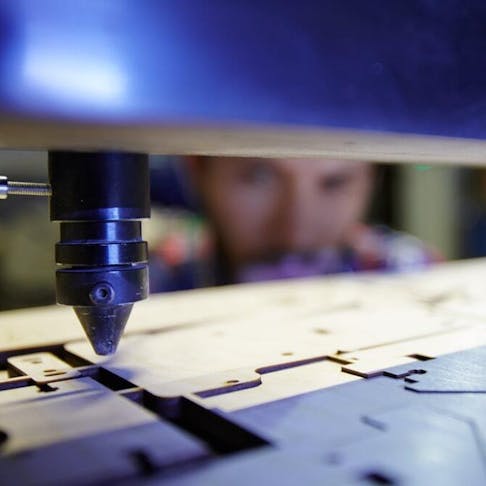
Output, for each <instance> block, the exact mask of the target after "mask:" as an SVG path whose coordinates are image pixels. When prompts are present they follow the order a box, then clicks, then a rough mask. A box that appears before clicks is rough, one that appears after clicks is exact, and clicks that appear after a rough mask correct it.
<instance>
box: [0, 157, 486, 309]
mask: <svg viewBox="0 0 486 486" xmlns="http://www.w3.org/2000/svg"><path fill="white" fill-rule="evenodd" d="M46 167H47V154H46V153H44V152H24V151H6V150H4V151H0V174H2V175H7V176H8V177H9V179H10V180H22V181H37V182H42V181H46V180H47V169H46ZM258 170H259V171H260V172H259V173H258V174H259V175H258V177H259V179H258V181H257V182H258V184H262V179H261V177H262V176H261V167H260V169H258ZM264 177H265V178H266V179H264V183H265V184H268V174H267V173H265V174H264ZM374 180H375V182H374V187H373V190H372V201H371V203H370V205H369V210H368V211H367V212H366V216H365V218H364V220H363V221H364V223H366V224H367V225H370V226H373V227H377V228H381V227H386V228H393V230H395V231H398V232H405V233H407V234H409V235H412V236H413V237H416V238H417V239H418V240H420V241H421V242H422V243H423V245H424V247H427V248H430V249H431V254H433V255H434V257H433V258H432V259H433V260H434V261H435V260H440V259H442V258H443V259H446V260H454V259H462V258H472V257H479V256H483V255H486V210H485V208H486V205H485V204H484V199H485V198H486V170H485V169H474V168H464V167H453V166H435V165H434V166H424V165H415V166H414V165H410V164H407V165H403V166H402V165H400V164H390V165H387V164H380V165H379V166H376V168H375V172H374ZM151 181H152V218H151V220H150V221H146V222H144V238H145V239H146V240H147V241H148V242H149V247H150V249H151V272H152V276H151V288H152V289H153V290H154V291H171V290H182V289H184V288H193V287H199V286H205V285H215V284H221V283H232V282H233V281H235V279H233V281H231V279H228V278H226V279H224V278H223V279H221V278H220V279H218V278H214V271H212V270H210V269H209V267H210V265H209V264H208V262H209V261H210V262H211V264H212V265H213V266H214V265H221V262H217V263H214V255H213V256H212V257H211V256H210V255H211V253H212V251H213V250H214V247H215V245H216V243H215V240H217V238H215V237H214V228H212V225H211V224H210V223H209V224H208V218H207V213H206V211H205V210H203V209H202V206H204V205H201V202H200V200H199V198H198V197H196V196H195V191H194V188H193V187H192V186H193V181H192V179H191V177H189V175H188V174H187V170H186V168H185V164H182V163H181V161H180V159H178V158H177V157H166V156H153V157H151ZM331 189H332V188H331ZM218 190H219V189H217V188H216V189H214V191H216V192H218ZM58 231H59V229H58V225H57V224H55V223H51V222H50V221H49V212H48V201H47V199H45V198H32V197H30V198H28V197H22V198H20V197H10V198H9V199H8V200H5V201H1V202H0V309H2V310H5V309H12V308H18V307H28V306H38V305H45V304H51V303H54V302H55V296H54V244H55V242H56V240H57V237H58ZM418 240H417V241H418ZM212 248H213V250H212ZM213 253H214V251H213ZM289 253H291V252H289ZM279 257H280V260H279V265H280V267H279V271H278V272H277V273H278V276H279V277H281V276H282V272H281V271H280V268H281V265H282V258H283V257H282V255H279ZM285 258H287V256H285ZM285 261H286V262H287V263H286V265H287V264H288V258H287V260H285ZM201 262H202V263H201ZM287 267H288V265H287ZM287 267H286V268H287ZM294 267H295V265H294ZM301 267H302V265H301ZM299 268H300V267H299ZM338 271H339V270H338ZM299 272H300V273H299ZM277 273H275V272H274V273H273V274H272V273H271V272H270V277H269V278H272V275H276V274H277ZM322 273H333V272H327V271H325V272H322ZM247 274H248V272H246V273H245V275H247ZM250 274H251V275H255V272H253V273H251V272H250ZM307 274H312V272H310V273H309V272H307V270H306V271H301V270H300V269H299V270H296V271H295V274H292V275H291V276H305V275H307ZM257 275H262V276H261V277H255V278H253V277H249V278H243V277H242V278H239V279H236V281H251V280H262V279H265V275H266V274H265V273H264V272H263V273H260V274H258V272H257Z"/></svg>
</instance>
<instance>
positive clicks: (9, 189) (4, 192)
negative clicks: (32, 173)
mask: <svg viewBox="0 0 486 486" xmlns="http://www.w3.org/2000/svg"><path fill="white" fill-rule="evenodd" d="M10 195H15V196H51V195H52V191H51V186H50V185H49V184H44V183H42V182H14V181H9V180H8V179H7V178H6V177H5V176H0V199H6V198H7V196H10Z"/></svg>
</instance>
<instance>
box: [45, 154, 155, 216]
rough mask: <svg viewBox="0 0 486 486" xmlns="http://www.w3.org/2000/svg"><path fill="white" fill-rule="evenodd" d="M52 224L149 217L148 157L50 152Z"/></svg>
mask: <svg viewBox="0 0 486 486" xmlns="http://www.w3.org/2000/svg"><path fill="white" fill-rule="evenodd" d="M49 182H50V184H51V188H52V197H51V220H53V221H106V220H113V221H115V220H127V219H143V218H148V217H150V192H149V191H148V187H149V168H148V157H147V155H145V154H133V153H125V152H93V153H90V152H49Z"/></svg>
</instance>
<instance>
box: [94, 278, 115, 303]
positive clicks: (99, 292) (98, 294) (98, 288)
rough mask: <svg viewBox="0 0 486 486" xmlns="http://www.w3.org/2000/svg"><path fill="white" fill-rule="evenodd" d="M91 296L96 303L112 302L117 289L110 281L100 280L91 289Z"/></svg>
mask: <svg viewBox="0 0 486 486" xmlns="http://www.w3.org/2000/svg"><path fill="white" fill-rule="evenodd" d="M89 298H90V300H91V302H93V304H95V305H102V304H110V303H111V302H112V301H113V299H114V298H115V290H114V289H113V287H112V286H111V285H110V284H109V283H106V282H100V283H98V284H96V285H95V286H94V287H93V288H92V289H91V292H90V293H89Z"/></svg>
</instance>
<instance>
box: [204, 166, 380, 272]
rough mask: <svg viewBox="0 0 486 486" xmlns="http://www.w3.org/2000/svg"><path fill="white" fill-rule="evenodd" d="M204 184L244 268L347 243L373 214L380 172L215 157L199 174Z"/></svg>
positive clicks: (234, 260)
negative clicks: (374, 174) (373, 192)
mask: <svg viewBox="0 0 486 486" xmlns="http://www.w3.org/2000/svg"><path fill="white" fill-rule="evenodd" d="M196 165H197V164H196ZM196 181H197V184H198V187H199V190H200V193H201V197H202V201H203V204H204V206H205V209H206V211H207V213H208V216H209V218H210V221H211V223H212V225H213V226H214V228H215V230H216V231H217V234H218V236H219V238H220V241H221V242H222V244H223V246H224V250H225V252H226V254H227V256H228V258H229V261H230V264H232V266H233V268H238V267H240V266H242V265H245V264H251V263H255V262H260V261H265V260H268V259H274V258H276V257H278V256H280V255H282V254H285V253H289V252H305V253H310V252H314V251H317V250H320V249H323V248H336V247H339V246H340V245H342V244H344V243H345V241H346V238H347V234H348V233H349V232H350V231H351V230H352V228H353V227H354V225H355V224H356V223H358V222H359V221H360V220H361V219H362V218H363V216H364V213H365V211H366V209H367V206H368V201H369V198H370V193H371V188H372V167H371V166H370V165H369V164H367V163H364V162H352V161H342V160H314V159H305V160H298V159H255V158H224V157H214V158H211V159H209V160H205V163H204V164H202V166H200V167H198V168H197V170H196Z"/></svg>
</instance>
